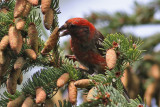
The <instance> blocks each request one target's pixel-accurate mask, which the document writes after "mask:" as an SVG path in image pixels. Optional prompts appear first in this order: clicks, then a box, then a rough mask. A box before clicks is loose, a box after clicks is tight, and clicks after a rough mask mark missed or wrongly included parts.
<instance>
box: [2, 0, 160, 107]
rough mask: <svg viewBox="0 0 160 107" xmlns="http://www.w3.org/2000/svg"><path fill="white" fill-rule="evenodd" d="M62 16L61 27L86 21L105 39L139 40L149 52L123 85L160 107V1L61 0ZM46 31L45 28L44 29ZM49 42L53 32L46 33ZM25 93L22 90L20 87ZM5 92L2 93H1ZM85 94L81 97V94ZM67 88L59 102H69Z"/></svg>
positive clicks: (150, 105)
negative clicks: (71, 21) (117, 35)
mask: <svg viewBox="0 0 160 107" xmlns="http://www.w3.org/2000/svg"><path fill="white" fill-rule="evenodd" d="M59 2H60V5H59V7H60V11H61V14H59V15H58V20H59V26H61V25H63V24H64V23H65V21H67V20H68V19H70V18H74V17H82V18H86V19H88V20H89V21H90V22H92V23H93V24H94V25H95V27H96V28H97V29H98V30H99V31H100V32H101V33H102V34H103V35H104V36H107V34H109V33H122V34H124V35H125V36H126V37H129V36H133V39H134V40H138V39H139V38H140V39H142V40H143V42H144V43H143V44H142V46H141V47H139V48H140V49H142V50H145V51H144V52H143V54H142V57H143V58H142V60H140V61H138V62H135V63H134V64H133V66H128V67H127V69H126V70H125V73H124V77H122V82H123V84H124V86H125V87H126V89H127V91H128V93H129V95H130V97H131V98H137V96H138V95H140V96H141V97H142V98H143V100H144V101H145V102H146V104H147V105H148V107H160V0H59ZM42 29H43V28H42ZM44 32H46V34H44V35H45V36H44V37H43V38H44V39H45V40H47V35H48V36H49V35H50V32H49V31H47V30H46V31H44ZM69 41H70V36H66V37H62V38H61V39H60V47H61V49H62V50H64V51H65V53H66V54H72V52H71V50H70V43H69ZM41 68H42V67H35V68H33V69H32V71H31V72H27V73H26V74H25V76H24V80H23V83H24V82H25V81H26V80H27V79H28V78H30V77H31V75H32V74H33V73H35V72H36V71H37V70H38V69H41ZM18 89H19V90H21V86H18ZM4 91H5V90H3V89H2V90H0V93H2V92H4ZM80 93H81V94H80ZM66 96H67V90H66V89H65V87H64V88H63V89H62V90H61V91H59V92H58V93H57V94H56V96H54V97H53V100H54V102H55V103H57V104H58V100H62V99H67V98H66ZM83 101H85V97H84V96H83V95H82V91H79V93H78V104H77V105H79V104H81V103H82V102H83Z"/></svg>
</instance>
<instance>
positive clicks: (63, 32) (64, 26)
mask: <svg viewBox="0 0 160 107" xmlns="http://www.w3.org/2000/svg"><path fill="white" fill-rule="evenodd" d="M61 31H62V33H61V34H60V35H59V36H60V37H62V36H66V35H68V34H69V31H68V29H67V24H66V23H65V24H64V25H63V26H61V27H60V28H59V30H58V32H61Z"/></svg>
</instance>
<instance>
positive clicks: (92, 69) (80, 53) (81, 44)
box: [59, 18, 106, 74]
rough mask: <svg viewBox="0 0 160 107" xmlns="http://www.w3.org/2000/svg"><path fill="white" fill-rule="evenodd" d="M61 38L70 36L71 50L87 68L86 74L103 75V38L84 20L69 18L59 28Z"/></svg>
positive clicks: (104, 65)
mask: <svg viewBox="0 0 160 107" xmlns="http://www.w3.org/2000/svg"><path fill="white" fill-rule="evenodd" d="M59 31H63V33H61V36H65V35H71V50H72V51H73V53H74V55H75V57H76V59H77V60H78V61H79V62H80V63H81V64H82V65H84V66H85V67H87V68H88V73H90V74H93V73H104V72H105V68H106V60H105V58H104V57H103V51H102V50H100V49H99V48H102V47H103V46H102V42H103V40H104V36H103V35H102V34H101V33H100V32H99V31H98V30H97V29H96V28H95V27H94V25H93V24H92V23H90V22H89V21H88V20H86V19H84V18H71V19H69V20H67V21H66V22H65V24H64V25H63V26H61V27H60V29H59Z"/></svg>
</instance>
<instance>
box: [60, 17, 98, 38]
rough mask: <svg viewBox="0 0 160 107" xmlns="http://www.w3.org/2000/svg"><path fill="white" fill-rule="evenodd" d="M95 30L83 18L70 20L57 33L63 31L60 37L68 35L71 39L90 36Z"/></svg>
mask: <svg viewBox="0 0 160 107" xmlns="http://www.w3.org/2000/svg"><path fill="white" fill-rule="evenodd" d="M95 30H96V29H95V27H94V25H93V24H92V23H90V22H89V21H88V20H86V19H84V18H71V19H69V20H67V21H66V22H65V24H64V25H62V26H61V27H60V29H59V31H63V33H61V35H60V36H65V35H68V34H69V35H71V37H84V36H90V35H93V33H94V32H95Z"/></svg>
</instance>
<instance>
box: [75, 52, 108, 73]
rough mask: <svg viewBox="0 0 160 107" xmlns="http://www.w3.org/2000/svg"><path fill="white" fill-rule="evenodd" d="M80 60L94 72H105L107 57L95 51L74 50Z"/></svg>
mask: <svg viewBox="0 0 160 107" xmlns="http://www.w3.org/2000/svg"><path fill="white" fill-rule="evenodd" d="M74 54H75V56H76V58H77V59H78V61H79V62H80V63H81V64H82V65H84V66H85V67H87V68H88V69H89V70H93V72H103V71H104V70H105V67H106V61H105V58H104V57H102V56H101V55H100V54H99V53H96V52H93V51H86V52H78V51H76V52H74Z"/></svg>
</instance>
